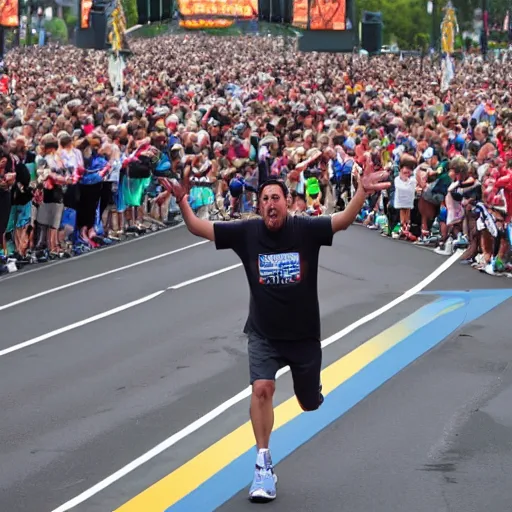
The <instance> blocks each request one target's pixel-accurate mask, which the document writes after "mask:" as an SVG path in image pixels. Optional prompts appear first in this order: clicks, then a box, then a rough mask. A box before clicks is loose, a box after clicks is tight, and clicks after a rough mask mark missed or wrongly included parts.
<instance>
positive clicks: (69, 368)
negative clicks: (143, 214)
mask: <svg viewBox="0 0 512 512" xmlns="http://www.w3.org/2000/svg"><path fill="white" fill-rule="evenodd" d="M198 242H200V240H198V239H197V238H195V237H193V236H192V235H190V234H189V233H188V232H186V230H185V229H184V228H177V229H173V230H169V231H166V232H160V233H158V234H156V235H153V236H149V237H146V238H144V239H140V240H137V241H134V242H131V243H128V244H124V245H121V246H116V247H113V248H109V249H107V250H102V251H98V252H96V253H93V254H90V255H87V256H85V257H81V258H77V259H74V260H69V261H65V262H62V263H57V264H54V265H51V266H45V267H44V268H41V269H37V270H35V271H30V272H24V273H20V274H19V275H14V276H13V277H9V278H7V279H3V280H0V290H1V291H2V294H1V299H0V322H1V330H0V333H1V335H0V382H1V392H0V410H2V415H1V416H0V436H1V437H0V439H1V442H0V468H1V478H0V510H2V511H4V510H5V511H6V512H7V511H8V512H52V511H54V510H58V507H59V506H61V505H62V504H64V503H66V502H68V501H69V500H72V499H73V498H75V497H76V496H79V495H80V494H81V493H83V492H84V491H87V490H88V489H90V488H91V487H92V486H94V485H95V484H97V483H98V482H100V481H102V480H104V479H105V478H107V477H109V476H110V475H112V474H115V472H116V471H118V470H119V469H120V468H123V467H126V465H128V464H130V463H131V462H132V461H134V460H135V459H137V458H138V457H139V456H140V455H142V454H144V453H146V452H147V451H148V450H151V449H152V448H153V447H155V446H156V445H158V444H159V443H161V442H163V441H165V440H166V439H168V438H169V436H171V435H172V434H174V433H176V432H178V431H180V430H181V429H184V428H186V427H187V426H188V425H190V424H191V423H192V422H194V421H195V420H197V419H198V418H201V417H203V416H204V415H205V414H207V413H208V412H209V411H211V410H212V409H213V408H215V407H216V406H217V405H219V404H221V403H223V402H225V401H227V400H229V399H230V398H231V397H233V395H235V394H236V393H238V392H239V391H240V390H242V389H243V388H245V387H246V386H247V382H248V371H247V356H246V354H247V351H246V340H245V337H244V336H243V334H242V332H241V329H242V327H243V323H244V321H245V318H246V314H247V306H248V290H247V286H246V283H245V276H244V273H243V270H242V269H241V268H239V267H238V268H232V269H229V270H226V271H225V272H223V273H219V274H217V275H211V276H208V274H210V273H214V272H216V271H219V270H222V269H227V268H228V267H231V266H233V265H236V264H237V263H238V260H237V258H236V256H235V255H234V254H232V253H230V252H225V251H222V252H220V251H219V252H217V251H215V248H214V246H213V244H211V243H203V244H198ZM444 261H445V258H444V257H441V256H438V255H435V254H434V253H432V252H430V251H428V250H425V249H421V248H418V247H415V246H412V245H410V244H405V243H399V242H395V241H392V240H389V239H383V238H381V237H380V236H378V235H377V234H376V233H374V232H370V231H368V230H365V229H362V228H360V227H354V228H352V229H350V230H349V231H348V232H346V233H343V234H340V235H337V236H336V238H335V243H334V246H333V247H332V248H324V249H323V250H322V253H321V260H320V273H319V290H320V306H321V315H322V337H323V338H327V337H329V336H331V335H332V334H334V333H336V332H338V331H340V330H341V329H343V328H344V327H346V326H348V325H350V324H352V323H353V322H354V321H356V320H358V319H359V318H362V317H365V316H366V315H368V314H370V313H372V312H373V311H375V310H377V309H378V308H380V307H382V306H384V305H386V304H388V303H390V302H391V301H393V300H394V299H396V298H397V297H400V296H401V295H402V294H403V293H404V292H405V291H407V290H408V289H410V288H411V287H413V286H415V285H416V284H417V283H419V282H421V281H422V280H424V279H425V278H426V277H427V276H429V275H431V274H432V272H434V271H436V269H437V268H438V267H439V266H440V265H441V264H442V263H443V262H444ZM127 266H128V268H124V267H127ZM123 268H124V269H123ZM119 269H121V270H119ZM98 276H99V277H98ZM201 276H203V277H205V276H206V277H205V278H204V279H202V280H198V281H196V282H192V283H187V282H188V281H189V280H194V279H195V278H199V277H201ZM77 281H81V282H80V283H78V284H73V283H76V282H77ZM180 283H181V284H183V285H184V286H182V287H179V288H174V289H173V288H172V287H175V286H176V285H179V284H180ZM58 287H61V289H57V290H54V291H52V290H53V289H55V288H58ZM508 287H512V286H511V285H510V284H509V283H508V280H507V279H505V278H503V279H499V278H491V277H489V276H485V275H481V274H478V273H476V272H475V271H472V270H470V269H467V268H465V267H461V266H459V265H458V264H454V265H453V266H451V267H450V268H449V269H448V270H446V271H445V272H444V273H443V274H442V275H441V276H440V277H439V278H438V279H436V280H434V281H433V282H432V283H430V284H429V286H428V287H427V289H430V290H432V291H437V290H469V289H486V288H492V289H502V288H503V289H505V288H508ZM157 293H159V294H158V295H157ZM40 294H42V295H40ZM38 295H40V296H38ZM431 300H432V297H431V296H429V295H422V294H420V295H414V296H412V297H411V298H409V299H408V300H407V301H404V302H402V303H400V304H399V305H397V306H396V307H394V308H393V309H390V310H389V311H388V312H386V313H384V314H382V315H379V316H378V317H377V318H375V319H374V320H372V321H370V322H368V323H367V324H365V325H363V326H362V327H360V328H358V329H356V330H355V331H353V332H352V333H350V334H348V335H347V336H344V337H343V338H342V339H340V340H339V341H337V342H336V343H333V344H332V345H330V346H329V347H327V348H326V349H325V350H324V366H328V365H329V364H331V363H332V362H334V361H337V360H338V359H340V358H341V357H342V356H344V355H345V354H347V353H349V352H350V351H351V350H353V349H354V348H356V347H358V346H359V345H361V344H362V343H364V342H365V341H366V340H367V339H369V338H370V337H372V336H374V335H376V334H377V333H379V332H381V331H382V330H384V329H386V328H388V327H390V326H391V325H393V324H395V323H396V322H398V321H399V320H401V319H402V318H404V317H405V316H407V315H408V314H410V313H412V312H414V311H416V310H418V309H419V308H421V307H422V306H424V305H425V304H428V303H429V302H430V301H431ZM13 303H14V304H13ZM509 311H510V302H504V303H502V304H501V305H499V306H498V307H496V308H495V309H493V310H492V311H491V312H490V313H488V314H486V315H484V316H482V317H479V318H478V319H477V320H475V321H474V322H471V323H469V324H468V325H466V326H464V327H463V328H462V329H461V330H457V331H455V332H454V333H453V334H452V335H451V336H449V337H448V338H447V339H446V340H445V341H444V342H442V343H440V344H439V345H438V346H437V347H436V348H435V349H433V350H431V351H429V352H428V353H426V354H425V355H424V356H423V357H421V358H419V359H418V360H417V361H416V362H415V363H414V364H412V365H409V366H407V367H406V368H405V369H404V370H402V371H401V372H399V373H398V374H397V375H396V376H394V377H393V378H392V379H391V380H389V381H388V382H386V383H385V384H384V385H382V386H380V387H379V388H378V389H377V390H376V391H374V392H373V393H371V394H370V395H369V396H367V397H366V398H365V399H364V400H362V401H360V402H359V403H358V404H357V405H355V406H354V407H353V408H351V409H350V410H349V411H347V412H346V413H345V414H343V415H342V416H341V417H340V418H339V419H337V420H336V421H334V422H333V423H331V424H330V425H329V426H328V427H327V428H325V429H323V430H322V431H321V432H320V433H319V434H318V435H316V436H315V437H313V438H312V439H311V440H309V441H308V442H307V443H306V444H304V445H302V446H301V447H300V448H298V449H297V450H295V451H294V452H293V453H292V454H291V455H290V456H288V457H287V458H286V459H284V460H283V461H282V462H281V463H280V464H278V466H277V469H278V474H279V478H280V481H279V498H278V500H277V501H276V502H275V503H272V504H270V505H269V508H270V509H274V510H280V511H286V512H287V511H290V512H291V511H304V512H305V511H313V510H315V511H316V510H322V511H339V510H347V511H350V512H368V511H371V510H378V511H379V512H386V511H388V510H389V511H394V512H399V511H404V512H410V511H413V510H414V511H415V512H422V511H425V512H427V511H428V512H431V511H433V510H435V511H444V510H447V511H448V510H449V511H450V512H453V511H459V510H460V511H461V512H462V511H464V512H469V511H475V512H476V511H479V512H481V511H482V510H491V511H492V512H505V511H509V510H510V505H509V504H510V502H511V499H512V486H511V485H510V470H511V465H512V464H511V462H512V457H511V448H512V413H511V410H512V409H511V408H510V400H511V395H512V392H511V388H510V384H511V382H512V374H511V372H510V369H509V361H510V359H511V354H512V349H511V346H510V336H509V331H508V321H509ZM9 347H14V348H13V351H12V352H9V353H7V352H6V351H7V349H9ZM291 390H292V387H291V382H290V379H289V378H288V377H286V376H285V377H283V379H281V381H280V382H279V384H278V392H277V395H276V403H280V402H282V401H284V400H286V399H288V398H289V397H290V396H292V391H291ZM247 406H248V401H247V400H241V401H240V402H239V403H238V404H236V405H234V406H233V407H231V408H230V409H229V410H228V411H226V412H225V413H223V414H221V415H219V416H218V417H217V418H215V419H213V420H211V421H209V422H208V423H207V424H206V425H205V426H204V427H202V428H201V429H199V430H198V431H197V432H190V433H189V434H187V435H186V436H185V437H184V438H183V439H182V440H180V441H179V442H177V443H176V444H174V445H173V446H172V448H171V449H169V450H165V451H163V452H162V453H159V454H157V455H155V456H154V457H151V460H149V461H147V462H146V463H145V464H143V465H140V466H139V467H137V468H134V469H133V471H129V472H127V474H126V475H124V476H123V477H122V478H115V479H112V482H110V483H109V485H108V486H105V488H104V489H102V490H101V491H100V492H94V493H92V494H91V496H90V497H89V498H88V499H87V500H85V501H83V502H81V503H78V504H77V506H76V507H74V508H73V509H72V510H78V511H85V512H108V511H112V510H114V509H116V508H117V507H120V506H121V505H122V504H123V503H125V502H126V501H127V500H129V499H131V498H132V497H133V496H135V495H137V494H139V493H140V492H141V491H143V490H144V489H145V488H147V487H148V486H150V485H152V484H153V483H154V482H156V481H158V480H159V479H161V478H162V477H164V476H165V475H167V474H168V473H170V472H172V471H173V470H174V469H176V468H178V467H180V466H182V465H183V464H184V463H185V462H186V461H188V460H189V459H191V458H192V457H194V456H195V455H197V454H198V453H199V452H200V451H201V450H203V449H205V448H207V447H208V446H210V445H211V444H212V443H214V442H216V441H217V440H218V439H219V438H221V437H223V436H224V435H226V434H227V433H228V432H230V431H232V430H233V429H235V428H236V427H238V426H239V425H241V424H242V423H244V422H245V421H246V420H247ZM247 471H248V474H249V476H250V473H251V471H252V468H251V467H248V468H247ZM249 507H250V505H249V503H248V502H247V500H246V490H244V491H242V492H241V493H240V494H237V495H235V496H234V497H233V498H232V499H231V500H230V501H228V502H227V503H225V504H224V505H223V506H222V507H220V509H219V510H221V511H223V512H227V511H230V512H231V511H232V512H235V511H236V512H243V511H244V510H249ZM204 510H205V511H206V510H211V508H210V509H208V508H204ZM250 510H254V507H251V508H250ZM140 512H157V510H140ZM158 512H161V511H160V510H158ZM191 512H192V511H191ZM193 512H200V511H196V510H194V511H193Z"/></svg>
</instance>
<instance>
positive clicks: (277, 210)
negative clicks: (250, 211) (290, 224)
mask: <svg viewBox="0 0 512 512" xmlns="http://www.w3.org/2000/svg"><path fill="white" fill-rule="evenodd" d="M260 213H261V216H262V217H263V222H265V226H266V227H267V229H269V230H270V231H278V230H279V229H281V228H282V227H283V225H284V222H285V220H286V216H287V214H288V213H287V203H286V198H285V197H284V194H283V190H282V189H281V187H280V186H279V185H268V186H266V187H265V188H264V189H263V191H262V193H261V196H260Z"/></svg>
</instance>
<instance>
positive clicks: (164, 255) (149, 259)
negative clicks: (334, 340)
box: [0, 240, 209, 311]
mask: <svg viewBox="0 0 512 512" xmlns="http://www.w3.org/2000/svg"><path fill="white" fill-rule="evenodd" d="M207 243H209V240H201V241H200V242H197V243H195V244H192V245H187V246H185V247H180V248H179V249H174V250H173V251H169V252H164V253H163V254H158V255H157V256H153V257H151V258H147V259H145V260H140V261H136V262H135V263H130V265H125V266H124V267H119V268H115V269H113V270H108V271H107V272H102V273H101V274H95V275H93V276H89V277H85V278H84V279H79V280H78V281H73V282H72V283H67V284H63V285H62V286H57V287H56V288H50V289H49V290H45V291H43V292H40V293H36V294H35V295H30V296H29V297H25V298H23V299H19V300H15V301H14V302H9V303H8V304H4V305H2V306H0V311H3V310H5V309H9V308H12V307H14V306H18V305H19V304H23V303H25V302H29V301H31V300H34V299H38V298H40V297H44V296H45V295H49V294H50V293H55V292H58V291H60V290H65V289H66V288H71V287H72V286H77V285H79V284H82V283H86V282H87V281H92V280H94V279H99V278H100V277H105V276H108V275H110V274H115V273H116V272H122V271H123V270H128V269H129V268H133V267H137V266H139V265H144V264H146V263H150V262H152V261H156V260H159V259H161V258H166V257H167V256H171V255H173V254H177V253H179V252H182V251H186V250H187V249H192V248H193V247H197V246H199V245H203V244H207Z"/></svg>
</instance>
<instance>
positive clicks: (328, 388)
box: [114, 303, 462, 512]
mask: <svg viewBox="0 0 512 512" xmlns="http://www.w3.org/2000/svg"><path fill="white" fill-rule="evenodd" d="M458 307H462V303H461V305H460V306H459V305H455V309H457V308H458ZM453 309H454V306H448V307H447V308H445V309H444V310H443V311H441V312H440V313H439V314H440V315H442V314H445V313H447V312H449V311H452V310H453ZM435 317H437V315H435ZM432 318H433V317H432V316H426V315H425V316H424V317H422V315H417V314H414V315H412V316H411V317H408V318H406V319H405V320H402V321H401V322H398V323H397V324H395V325H393V326H392V327H390V328H388V329H386V330H385V331H383V332H381V333H380V334H378V335H377V336H375V337H373V338H372V339H370V340H368V341H367V342H366V343H364V344H363V345H360V346H359V347H357V348H356V349H354V350H353V351H352V352H350V353H348V354H347V355H345V356H344V357H342V358H341V359H339V360H338V361H336V362H335V363H333V364H331V365H330V366H328V367H327V368H325V369H324V370H323V371H322V386H323V393H324V394H326V395H327V394H329V393H330V392H332V391H333V390H334V389H336V388H337V387H339V386H340V385H341V384H343V383H344V382H345V381H347V380H348V379H350V378H351V377H352V376H354V375H355V374H356V373H358V372H359V371H361V370H362V369H363V368H364V367H365V366H367V365H368V364H370V363H371V362H372V361H374V360H375V359H377V358H378V357H379V356H381V355H382V354H383V353H384V352H386V351H388V350H389V349H390V348H392V347H393V346H395V345H397V344H398V343H400V342H401V341H403V340H404V339H405V338H407V337H409V336H410V335H411V334H412V333H413V332H414V331H416V330H418V329H420V328H421V327H423V326H424V325H426V324H428V323H430V322H431V321H432ZM413 319H414V320H413ZM301 413H302V409H301V408H300V407H299V405H298V403H297V400H296V399H295V397H292V398H290V399H288V400H286V401H285V402H283V403H282V404H280V405H279V406H278V407H276V409H275V420H274V430H276V429H278V428H279V427H281V426H283V425H284V424H286V423H288V422H289V421H291V420H293V419H294V418H296V417H297V416H299V414H301ZM254 445H255V442H254V435H253V431H252V426H251V422H250V421H248V422H247V423H245V424H243V425H242V426H241V427H239V428H237V429H236V430H234V431H233V432H231V433H230V434H228V435H227V436H225V437H223V438H222V439H220V440H219V441H217V442H216V443H214V444H213V445H211V446H210V447H208V448H207V449H206V450H204V451H203V452H201V453H200V454H199V455H197V456H196V457H194V458H193V459H191V460H189V461H188V462H186V463H185V464H183V466H180V467H179V468H177V469H176V470H175V471H173V472H172V473H170V474H169V475H167V476H166V477H164V478H162V479H161V480H160V481H158V482H156V483H155V484H154V485H152V486H151V487H148V488H147V489H146V490H145V491H143V492H142V493H140V494H139V495H137V496H135V497H134V498H133V499H131V500H130V501H128V502H127V503H125V504H124V505H122V506H121V507H120V508H118V509H117V510H115V511H114V512H163V511H165V510H166V509H167V508H169V507H171V506H172V505H174V504H175V503H177V502H178V501H180V500H181V499H182V498H184V497H185V496H186V495H187V494H190V493H191V492H192V491H194V490H195V489H197V488H198V487H199V486H200V485H201V484H203V483H204V482H206V481H207V480H208V479H210V478H211V477H212V476H213V475H215V474H216V473H218V472H219V471H221V470H222V469H223V468H225V467H226V466H227V465H228V464H230V463H231V462H233V461H234V460H235V459H237V458H238V457H240V456H241V455H243V454H244V453H245V452H247V451H248V450H250V449H251V448H253V447H254ZM191 512H193V511H191Z"/></svg>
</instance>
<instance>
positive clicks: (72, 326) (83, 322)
mask: <svg viewBox="0 0 512 512" xmlns="http://www.w3.org/2000/svg"><path fill="white" fill-rule="evenodd" d="M196 245H197V244H196ZM190 247H191V246H190ZM161 256H162V255H160V256H159V257H161ZM241 266H242V264H241V263H238V264H237V265H231V266H230V267H225V268H221V269H220V270H216V271H215V272H210V273H209V274H204V275H202V276H199V277H195V278H194V279H190V280H188V281H183V282H182V283H179V284H176V285H174V286H169V287H168V288H166V289H165V290H159V291H158V292H155V293H152V294H151V295H146V297H142V299H137V300H134V301H133V302H129V303H128V304H124V305H123V306H118V307H116V308H114V309H110V310H108V311H105V312H103V313H100V314H99V315H94V316H91V317H89V318H86V319H85V320H80V321H79V322H75V323H74V324H70V325H66V326H65V327H61V328H59V329H55V331H51V332H48V333H46V334H42V335H41V336H37V337H36V338H32V339H30V340H27V341H24V342H23V343H18V344H17V345H13V346H12V347H9V348H6V349H4V350H0V357H2V356H5V355H7V354H10V353H11V352H16V351H17V350H21V349H22V348H25V347H30V345H34V344H36V343H39V342H41V341H44V340H47V339H49V338H52V337H53V336H58V335H59V334H62V333H63V332H67V331H71V330H73V329H77V328H78V327H82V326H83V325H87V324H90V323H91V322H95V321H96V320H101V319H102V318H106V317H107V316H110V315H115V314H116V313H119V312H121V311H124V310H125V309H129V308H132V307H134V306H138V305H139V304H142V303H144V302H147V301H149V300H151V299H154V298H155V297H158V296H159V295H161V294H162V293H165V292H166V291H167V290H179V289H180V288H184V287H185V286H189V285H191V284H194V283H197V282H199V281H204V280H205V279H209V278H210V277H214V276H217V275H219V274H223V273H224V272H228V271H229V270H233V269H235V268H238V267H241Z"/></svg>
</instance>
